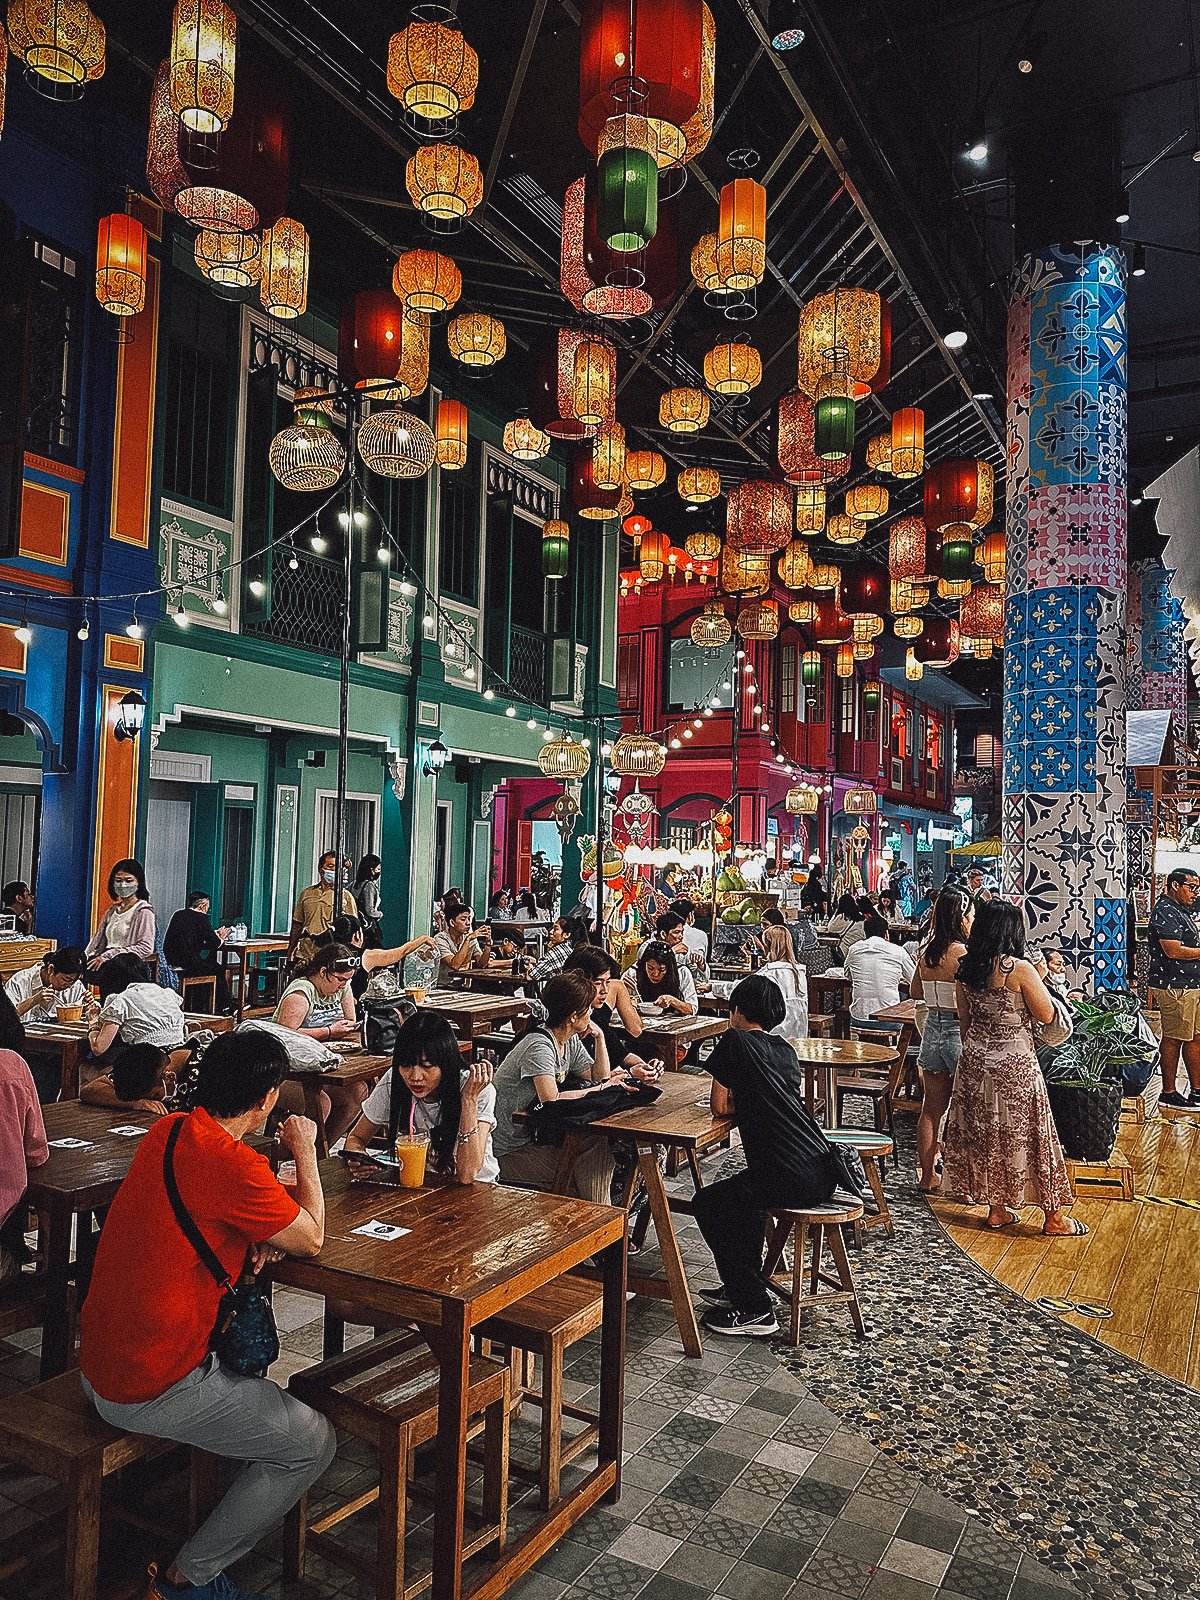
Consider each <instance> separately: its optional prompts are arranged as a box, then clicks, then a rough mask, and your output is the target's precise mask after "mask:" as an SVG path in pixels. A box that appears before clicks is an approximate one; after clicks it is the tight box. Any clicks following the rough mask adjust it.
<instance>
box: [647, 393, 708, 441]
mask: <svg viewBox="0 0 1200 1600" xmlns="http://www.w3.org/2000/svg"><path fill="white" fill-rule="evenodd" d="M658 421H659V426H660V427H663V428H666V429H667V430H668V432H670V433H699V431H700V429H701V428H706V427H707V426H708V396H707V395H706V394H705V392H704V390H703V389H668V390H667V392H666V393H665V394H664V395H662V396H661V397H660V398H659V402H658Z"/></svg>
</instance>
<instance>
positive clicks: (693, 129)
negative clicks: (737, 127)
mask: <svg viewBox="0 0 1200 1600" xmlns="http://www.w3.org/2000/svg"><path fill="white" fill-rule="evenodd" d="M700 18H701V21H700V103H699V104H698V105H697V107H696V109H695V111H693V112H692V114H691V116H690V117H688V118H687V120H686V121H685V122H683V123H682V124H681V125H680V129H679V131H680V133H682V134H683V155H682V156H681V157H680V160H682V161H691V160H692V159H693V158H694V157H695V156H698V155H699V154H700V152H701V151H702V150H704V149H706V148H707V146H708V141H709V140H710V139H711V138H712V131H713V119H714V115H715V112H716V93H717V25H716V23H715V22H714V20H713V14H712V12H711V11H710V10H709V9H708V7H707V6H706V5H704V4H701V6H700Z"/></svg>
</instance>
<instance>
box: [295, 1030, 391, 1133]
mask: <svg viewBox="0 0 1200 1600" xmlns="http://www.w3.org/2000/svg"><path fill="white" fill-rule="evenodd" d="M337 1054H338V1057H339V1059H338V1061H337V1064H336V1065H333V1066H329V1067H325V1068H323V1069H322V1070H321V1071H318V1072H313V1071H308V1070H305V1069H302V1068H299V1067H295V1068H292V1069H291V1070H289V1072H288V1074H287V1081H288V1082H289V1083H298V1084H299V1085H300V1087H301V1089H303V1091H304V1115H305V1116H306V1117H308V1118H309V1119H310V1120H311V1121H312V1122H315V1123H316V1125H317V1154H318V1156H327V1155H328V1154H329V1132H328V1129H327V1128H326V1126H325V1117H324V1114H323V1112H322V1109H321V1091H322V1089H326V1090H328V1089H337V1088H341V1087H343V1086H345V1085H348V1084H352V1083H378V1081H379V1079H380V1078H382V1077H383V1075H384V1073H385V1072H387V1071H388V1069H389V1068H390V1067H391V1064H392V1058H391V1056H373V1055H368V1053H367V1052H366V1051H365V1050H362V1049H351V1050H346V1051H338V1052H337Z"/></svg>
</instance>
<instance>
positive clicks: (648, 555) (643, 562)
mask: <svg viewBox="0 0 1200 1600" xmlns="http://www.w3.org/2000/svg"><path fill="white" fill-rule="evenodd" d="M669 545H670V541H669V540H668V539H667V536H666V534H665V533H659V531H658V529H657V528H650V529H648V530H647V531H646V532H645V533H644V534H643V535H642V542H641V546H640V548H639V549H638V570H639V571H640V572H641V575H642V577H643V578H644V579H645V580H646V582H647V583H657V582H659V580H660V579H662V578H663V577H665V575H666V571H667V550H668V548H669Z"/></svg>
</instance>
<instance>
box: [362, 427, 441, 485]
mask: <svg viewBox="0 0 1200 1600" xmlns="http://www.w3.org/2000/svg"><path fill="white" fill-rule="evenodd" d="M358 453H359V455H360V456H361V457H362V459H363V464H364V465H365V466H367V467H369V468H370V470H371V471H372V472H377V473H379V475H380V477H383V478H421V477H424V475H425V474H426V473H427V472H428V471H429V469H430V468H431V467H432V466H433V463H434V459H435V457H436V455H437V441H436V440H435V439H434V437H433V432H432V430H431V429H430V428H429V426H428V425H427V424H426V423H424V422H422V421H421V419H420V417H417V416H414V415H413V413H412V412H411V411H393V410H387V411H376V412H375V413H374V414H373V415H372V416H369V417H368V418H367V420H366V421H365V422H364V423H363V425H362V427H361V428H360V429H359V430H358Z"/></svg>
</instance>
